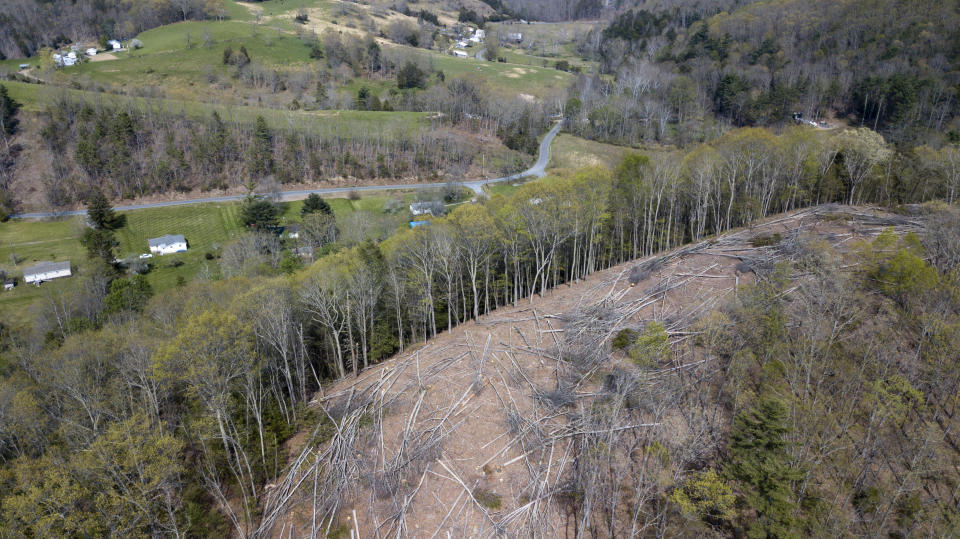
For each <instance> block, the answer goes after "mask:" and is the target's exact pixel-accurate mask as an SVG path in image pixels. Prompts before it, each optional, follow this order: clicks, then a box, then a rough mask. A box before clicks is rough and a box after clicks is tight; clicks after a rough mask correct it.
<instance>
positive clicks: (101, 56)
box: [89, 52, 117, 62]
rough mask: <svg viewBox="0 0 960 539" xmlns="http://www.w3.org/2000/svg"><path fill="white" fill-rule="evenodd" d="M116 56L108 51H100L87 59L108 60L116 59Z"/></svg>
mask: <svg viewBox="0 0 960 539" xmlns="http://www.w3.org/2000/svg"><path fill="white" fill-rule="evenodd" d="M116 59H117V57H116V56H115V55H114V54H112V53H109V52H101V53H100V54H98V55H96V56H91V57H90V58H89V61H91V62H109V61H110V60H116Z"/></svg>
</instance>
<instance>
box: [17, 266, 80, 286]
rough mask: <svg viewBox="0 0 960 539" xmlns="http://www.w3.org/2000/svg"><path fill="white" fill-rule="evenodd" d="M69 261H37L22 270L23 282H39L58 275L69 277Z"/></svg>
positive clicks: (58, 276) (56, 277) (57, 277)
mask: <svg viewBox="0 0 960 539" xmlns="http://www.w3.org/2000/svg"><path fill="white" fill-rule="evenodd" d="M70 275H72V273H71V272H70V261H69V260H65V261H63V262H37V263H36V264H34V265H33V266H30V267H29V268H27V269H25V270H23V282H25V283H35V284H38V285H39V284H40V283H42V282H44V281H49V280H51V279H59V278H60V277H69V276H70Z"/></svg>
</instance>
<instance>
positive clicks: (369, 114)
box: [0, 81, 430, 135]
mask: <svg viewBox="0 0 960 539" xmlns="http://www.w3.org/2000/svg"><path fill="white" fill-rule="evenodd" d="M0 84H3V85H4V86H6V87H7V90H8V91H9V93H10V95H11V96H12V97H13V98H14V99H15V100H17V101H19V102H20V103H22V104H23V105H24V108H25V109H27V110H32V111H35V112H36V111H42V110H45V109H46V107H47V106H48V105H49V104H50V103H52V102H53V101H55V100H56V99H58V98H60V97H68V98H70V99H83V100H87V101H89V102H91V103H98V102H102V103H105V104H109V105H113V106H129V107H136V108H141V109H153V110H163V111H166V112H169V113H178V114H184V115H186V116H188V117H192V118H209V117H210V115H211V114H212V113H213V112H214V111H216V112H217V113H218V114H220V116H221V117H222V118H223V119H224V120H225V121H228V122H241V123H253V121H254V120H255V119H256V118H257V116H263V117H264V119H266V120H267V124H268V125H270V127H272V128H274V129H285V128H293V129H303V130H307V131H309V130H324V131H325V132H336V133H343V134H358V135H359V134H368V133H393V132H396V131H402V132H404V133H409V132H410V131H411V130H413V129H416V128H419V127H425V126H427V125H429V122H428V120H427V118H428V117H429V116H430V113H426V112H379V111H377V112H374V111H360V110H319V111H304V110H298V111H289V110H278V109H263V108H257V107H250V106H243V105H241V106H231V105H218V104H214V103H203V102H199V101H182V100H174V99H159V98H147V97H131V96H124V95H116V94H107V93H98V92H82V91H79V90H71V89H67V88H62V87H58V86H50V85H42V84H29V83H24V82H10V81H4V82H0Z"/></svg>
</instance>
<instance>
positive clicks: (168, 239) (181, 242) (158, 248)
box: [147, 234, 187, 255]
mask: <svg viewBox="0 0 960 539" xmlns="http://www.w3.org/2000/svg"><path fill="white" fill-rule="evenodd" d="M147 245H148V246H149V247H150V252H151V253H153V254H157V255H167V254H170V253H182V252H183V251H186V250H187V240H186V238H184V237H183V234H167V235H166V236H160V237H159V238H150V239H148V240H147Z"/></svg>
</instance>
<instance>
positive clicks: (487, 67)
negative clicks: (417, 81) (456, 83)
mask: <svg viewBox="0 0 960 539" xmlns="http://www.w3.org/2000/svg"><path fill="white" fill-rule="evenodd" d="M430 61H431V63H432V65H433V67H434V69H439V70H441V71H443V73H444V75H445V76H446V77H447V78H450V77H461V76H462V77H475V78H478V79H482V80H484V81H485V82H487V83H488V84H489V87H490V89H491V90H493V91H494V92H499V93H503V94H507V95H517V94H527V95H531V96H534V97H546V96H548V95H550V94H552V93H556V92H559V91H561V90H563V89H564V88H566V87H567V86H569V85H570V83H571V82H573V75H571V74H570V73H565V72H563V71H557V70H556V69H553V68H545V67H536V66H528V65H518V64H511V63H501V62H485V61H481V60H475V59H473V58H457V57H455V56H449V55H445V54H431V57H430Z"/></svg>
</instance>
